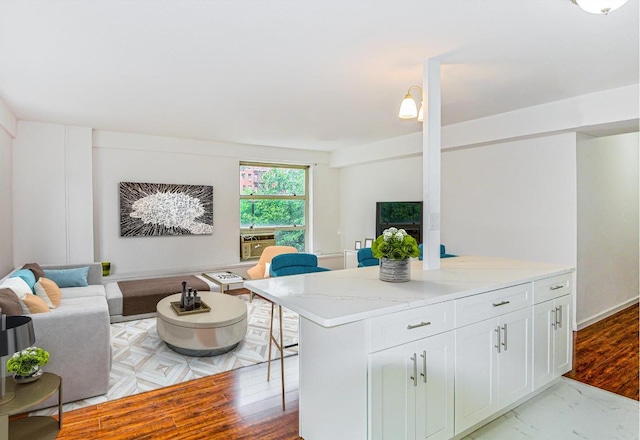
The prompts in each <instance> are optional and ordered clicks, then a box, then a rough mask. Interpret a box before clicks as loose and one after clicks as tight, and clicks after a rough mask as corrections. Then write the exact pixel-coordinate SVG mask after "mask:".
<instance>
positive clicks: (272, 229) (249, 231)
mask: <svg viewBox="0 0 640 440" xmlns="http://www.w3.org/2000/svg"><path fill="white" fill-rule="evenodd" d="M243 166H250V167H265V168H286V169H300V170H303V171H304V195H297V194H294V195H279V194H253V193H251V194H242V189H241V184H240V183H239V184H238V192H239V193H240V195H239V198H238V208H239V207H240V204H241V203H242V200H303V201H304V223H305V224H304V225H289V226H251V227H248V228H247V227H242V225H241V224H240V219H238V220H239V221H238V223H239V229H240V231H239V232H240V234H239V235H240V237H241V238H242V236H247V235H259V234H261V233H262V234H269V233H273V234H274V235H275V234H277V232H278V231H304V250H305V252H306V249H308V247H309V172H310V169H311V167H310V166H309V165H298V164H286V163H270V162H254V161H240V162H239V164H238V177H239V178H242V173H243V172H242V171H240V170H241V167H243ZM252 181H253V180H252ZM240 257H241V258H240V259H241V261H248V260H242V256H240ZM258 258H259V257H256V258H255V259H258Z"/></svg>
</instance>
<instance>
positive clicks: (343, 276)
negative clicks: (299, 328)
mask: <svg viewBox="0 0 640 440" xmlns="http://www.w3.org/2000/svg"><path fill="white" fill-rule="evenodd" d="M411 264H412V266H411V281H409V282H406V283H389V282H384V281H380V279H379V278H378V270H379V268H378V266H372V267H361V268H357V269H345V270H334V271H329V272H319V273H313V274H305V275H292V276H286V277H277V278H266V279H262V280H251V281H246V282H245V283H244V287H245V288H247V289H249V290H251V291H253V292H254V293H257V294H258V295H260V296H262V297H264V298H266V299H268V300H271V301H273V302H275V303H276V304H279V305H282V306H284V307H286V308H288V309H290V310H292V311H294V312H297V313H298V314H300V315H301V316H303V317H305V318H307V319H309V320H311V321H313V322H315V323H317V324H319V325H321V326H323V327H334V326H337V325H342V324H347V323H350V322H356V321H360V320H363V319H368V318H373V317H376V316H381V315H386V314H388V313H393V312H398V311H402V310H408V309H412V308H415V307H420V306H425V305H429V304H435V303H439V302H443V301H449V300H452V299H457V298H462V297H465V296H470V295H475V294H478V293H483V292H487V291H490V290H495V289H499V288H502V287H508V286H513V285H517V284H522V283H526V282H529V281H532V280H535V279H540V278H547V277H552V276H555V275H560V274H563V273H569V272H573V271H574V269H573V268H571V267H569V266H559V265H553V264H546V263H539V262H532V261H519V260H510V259H503V258H493V257H480V256H461V257H455V258H444V259H442V260H441V263H440V264H441V268H440V269H438V270H423V269H422V261H413V262H412V263H411Z"/></svg>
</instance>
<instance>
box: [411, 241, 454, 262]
mask: <svg viewBox="0 0 640 440" xmlns="http://www.w3.org/2000/svg"><path fill="white" fill-rule="evenodd" d="M418 248H420V260H422V243H420V244H419V245H418ZM451 257H457V255H453V254H447V249H446V248H445V247H444V245H443V244H441V245H440V258H451Z"/></svg>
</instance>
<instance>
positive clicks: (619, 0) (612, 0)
mask: <svg viewBox="0 0 640 440" xmlns="http://www.w3.org/2000/svg"><path fill="white" fill-rule="evenodd" d="M571 1H572V2H573V3H575V4H576V5H578V6H579V7H580V9H582V10H583V11H586V12H589V13H591V14H602V15H607V14H608V13H609V12H611V11H615V10H616V9H618V8H619V7H620V6H622V5H624V4H625V3H626V2H627V0H571Z"/></svg>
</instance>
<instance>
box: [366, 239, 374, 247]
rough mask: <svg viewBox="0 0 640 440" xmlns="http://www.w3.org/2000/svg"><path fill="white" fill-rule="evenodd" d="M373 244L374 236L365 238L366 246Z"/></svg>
mask: <svg viewBox="0 0 640 440" xmlns="http://www.w3.org/2000/svg"><path fill="white" fill-rule="evenodd" d="M371 245H373V238H365V239H364V247H366V248H370V247H371Z"/></svg>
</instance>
